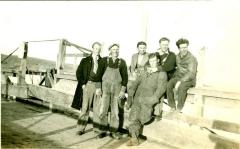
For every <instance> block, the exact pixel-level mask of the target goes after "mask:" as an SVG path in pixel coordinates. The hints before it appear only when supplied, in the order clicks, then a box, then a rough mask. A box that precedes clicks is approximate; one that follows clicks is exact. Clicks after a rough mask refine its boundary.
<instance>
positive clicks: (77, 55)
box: [65, 53, 86, 57]
mask: <svg viewBox="0 0 240 149" xmlns="http://www.w3.org/2000/svg"><path fill="white" fill-rule="evenodd" d="M85 55H86V54H84V53H73V54H71V53H69V54H66V55H65V56H66V57H84V56H85Z"/></svg>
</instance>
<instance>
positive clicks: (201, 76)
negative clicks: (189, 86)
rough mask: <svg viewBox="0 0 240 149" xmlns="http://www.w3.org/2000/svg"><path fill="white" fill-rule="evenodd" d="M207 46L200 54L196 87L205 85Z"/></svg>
mask: <svg viewBox="0 0 240 149" xmlns="http://www.w3.org/2000/svg"><path fill="white" fill-rule="evenodd" d="M205 50H206V48H205V47H202V48H201V49H200V51H199V54H198V69H197V71H198V72H197V83H196V87H203V84H204V81H203V80H204V74H205Z"/></svg>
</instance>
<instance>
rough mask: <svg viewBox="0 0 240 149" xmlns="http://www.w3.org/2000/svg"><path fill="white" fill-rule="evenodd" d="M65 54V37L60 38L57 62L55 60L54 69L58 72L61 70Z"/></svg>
mask: <svg viewBox="0 0 240 149" xmlns="http://www.w3.org/2000/svg"><path fill="white" fill-rule="evenodd" d="M65 54H66V45H65V39H61V40H60V42H59V51H58V55H57V62H56V69H57V73H58V74H61V72H62V70H63V67H64V63H65Z"/></svg>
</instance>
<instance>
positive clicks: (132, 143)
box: [127, 138, 139, 146]
mask: <svg viewBox="0 0 240 149" xmlns="http://www.w3.org/2000/svg"><path fill="white" fill-rule="evenodd" d="M138 145H139V141H138V139H137V138H130V139H129V140H128V142H127V146H138Z"/></svg>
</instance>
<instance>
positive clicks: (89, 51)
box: [65, 40, 92, 53]
mask: <svg viewBox="0 0 240 149" xmlns="http://www.w3.org/2000/svg"><path fill="white" fill-rule="evenodd" d="M65 43H66V45H68V46H74V47H75V48H77V49H79V50H80V51H81V52H83V53H86V52H88V53H91V52H92V51H91V50H89V49H87V48H84V47H81V46H79V45H76V44H74V43H71V42H69V41H67V40H66V42H65Z"/></svg>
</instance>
